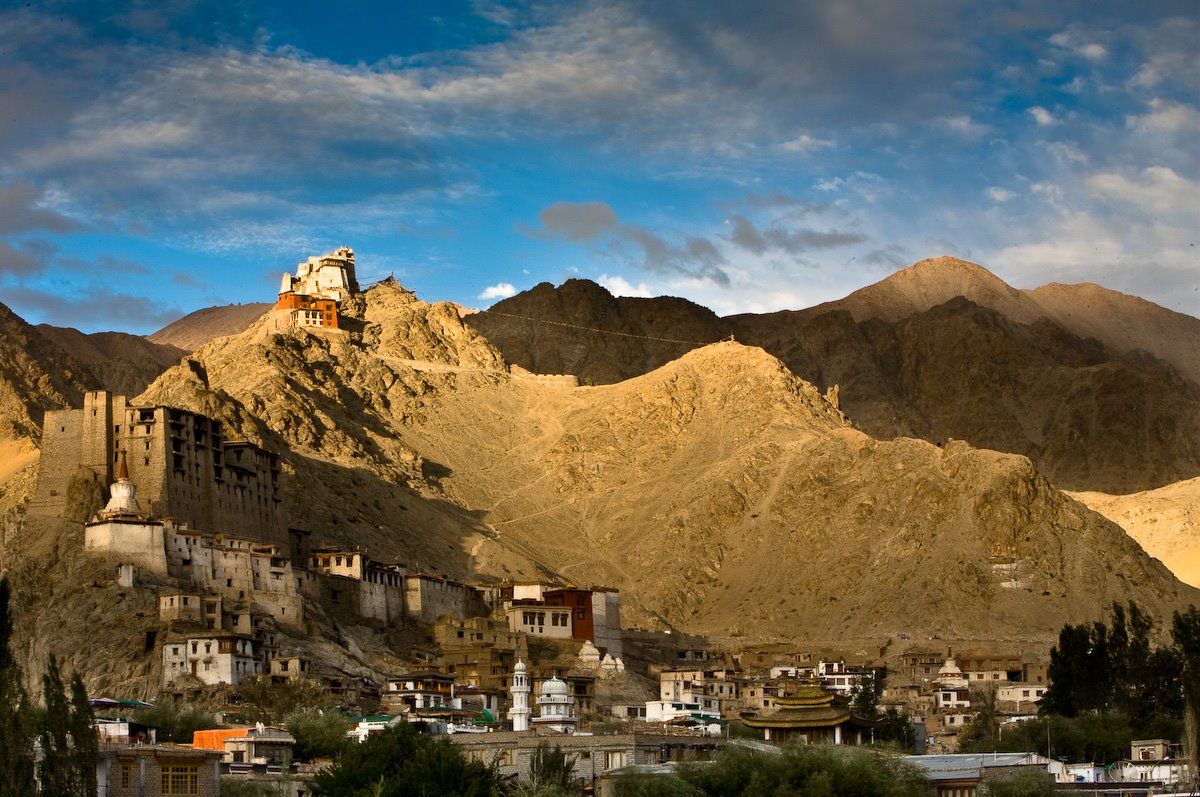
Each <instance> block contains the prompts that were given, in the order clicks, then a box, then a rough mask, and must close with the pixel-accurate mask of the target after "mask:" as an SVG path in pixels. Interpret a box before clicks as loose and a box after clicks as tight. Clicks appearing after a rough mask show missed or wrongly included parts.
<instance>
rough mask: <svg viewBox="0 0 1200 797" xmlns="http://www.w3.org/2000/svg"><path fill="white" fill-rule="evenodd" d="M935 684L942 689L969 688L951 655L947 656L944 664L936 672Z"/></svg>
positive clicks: (965, 678)
mask: <svg viewBox="0 0 1200 797" xmlns="http://www.w3.org/2000/svg"><path fill="white" fill-rule="evenodd" d="M937 684H938V686H939V687H941V688H942V689H966V688H967V687H968V686H970V684H969V683H968V682H967V677H966V676H965V675H963V671H962V670H961V669H960V668H959V666H958V662H957V661H955V660H954V654H953V653H950V654H949V658H947V659H946V663H945V664H943V665H942V668H941V669H940V670H938V677H937Z"/></svg>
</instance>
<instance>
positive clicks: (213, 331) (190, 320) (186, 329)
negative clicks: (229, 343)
mask: <svg viewBox="0 0 1200 797" xmlns="http://www.w3.org/2000/svg"><path fill="white" fill-rule="evenodd" d="M271 307H272V304H271V303H270V302H254V303H251V304H226V305H221V306H219V307H205V308H203V309H201V310H197V311H195V312H193V313H188V314H187V315H185V316H184V317H183V318H180V319H178V320H176V321H172V322H171V323H170V324H167V325H166V326H165V327H163V328H162V329H160V330H158V331H157V332H154V333H152V334H150V335H147V336H146V338H147V340H149V341H150V342H151V343H161V344H165V345H168V346H174V347H176V348H179V349H183V350H184V351H195V350H196V349H198V348H200V347H201V346H203V345H204V344H205V343H208V342H209V341H210V340H212V339H213V338H221V337H225V336H226V335H236V334H238V333H239V332H241V331H243V330H245V329H246V328H247V327H248V326H250V325H251V324H253V323H254V322H255V321H257V320H258V319H260V318H262V315H263V313H265V312H267V311H268V310H270V309H271Z"/></svg>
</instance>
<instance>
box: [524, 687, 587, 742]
mask: <svg viewBox="0 0 1200 797" xmlns="http://www.w3.org/2000/svg"><path fill="white" fill-rule="evenodd" d="M537 703H538V715H537V716H536V717H534V718H533V721H534V723H535V724H536V725H538V726H539V727H542V728H548V729H550V730H552V731H558V732H559V733H574V732H575V728H576V726H577V725H578V724H579V720H578V719H577V718H576V717H575V698H573V697H571V692H570V689H569V688H568V687H567V684H566V681H563V680H562V679H561V678H559V677H558V676H555V677H553V678H551V679H550V680H548V681H545V682H544V683H543V684H542V688H541V690H539V692H538V699H537Z"/></svg>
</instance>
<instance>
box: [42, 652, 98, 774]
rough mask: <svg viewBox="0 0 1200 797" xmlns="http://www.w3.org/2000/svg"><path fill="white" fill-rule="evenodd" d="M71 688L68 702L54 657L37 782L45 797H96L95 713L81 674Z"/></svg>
mask: <svg viewBox="0 0 1200 797" xmlns="http://www.w3.org/2000/svg"><path fill="white" fill-rule="evenodd" d="M71 687H72V688H71V700H70V701H68V700H67V694H66V690H65V689H64V688H63V681H62V674H61V673H60V672H59V668H58V660H57V659H55V658H54V656H53V655H51V656H50V659H49V661H48V662H47V664H46V674H45V675H43V676H42V702H43V703H44V706H43V708H42V713H41V729H40V731H41V732H40V733H39V738H40V740H41V745H42V760H41V761H40V762H39V763H38V780H39V781H40V782H41V786H42V794H53V795H61V797H95V794H96V756H97V752H96V750H97V741H96V731H95V729H94V728H93V727H92V712H91V709H90V708H89V707H88V704H87V690H85V689H84V688H83V681H82V679H80V678H79V676H78V674H76V676H75V677H74V678H73V679H72V683H71Z"/></svg>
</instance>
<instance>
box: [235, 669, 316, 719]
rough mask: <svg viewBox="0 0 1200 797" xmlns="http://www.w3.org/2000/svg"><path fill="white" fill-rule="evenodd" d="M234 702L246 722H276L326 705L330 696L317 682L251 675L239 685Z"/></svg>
mask: <svg viewBox="0 0 1200 797" xmlns="http://www.w3.org/2000/svg"><path fill="white" fill-rule="evenodd" d="M237 701H238V702H239V703H240V704H241V711H240V712H239V713H240V714H241V717H242V719H243V720H245V721H246V722H265V723H279V722H282V721H283V719H284V717H286V716H288V715H289V714H292V713H293V712H296V711H299V710H301V709H306V708H322V707H325V706H329V705H331V704H332V702H333V699H332V697H331V696H330V694H329V690H327V689H326V688H325V687H324V686H323V685H322V684H320V683H319V682H318V681H314V680H311V679H308V678H301V679H299V680H296V681H289V682H288V683H275V682H274V681H272V680H271V678H270V676H267V675H254V676H251V677H249V678H245V679H243V680H242V683H241V684H240V685H239V686H238V691H237Z"/></svg>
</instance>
